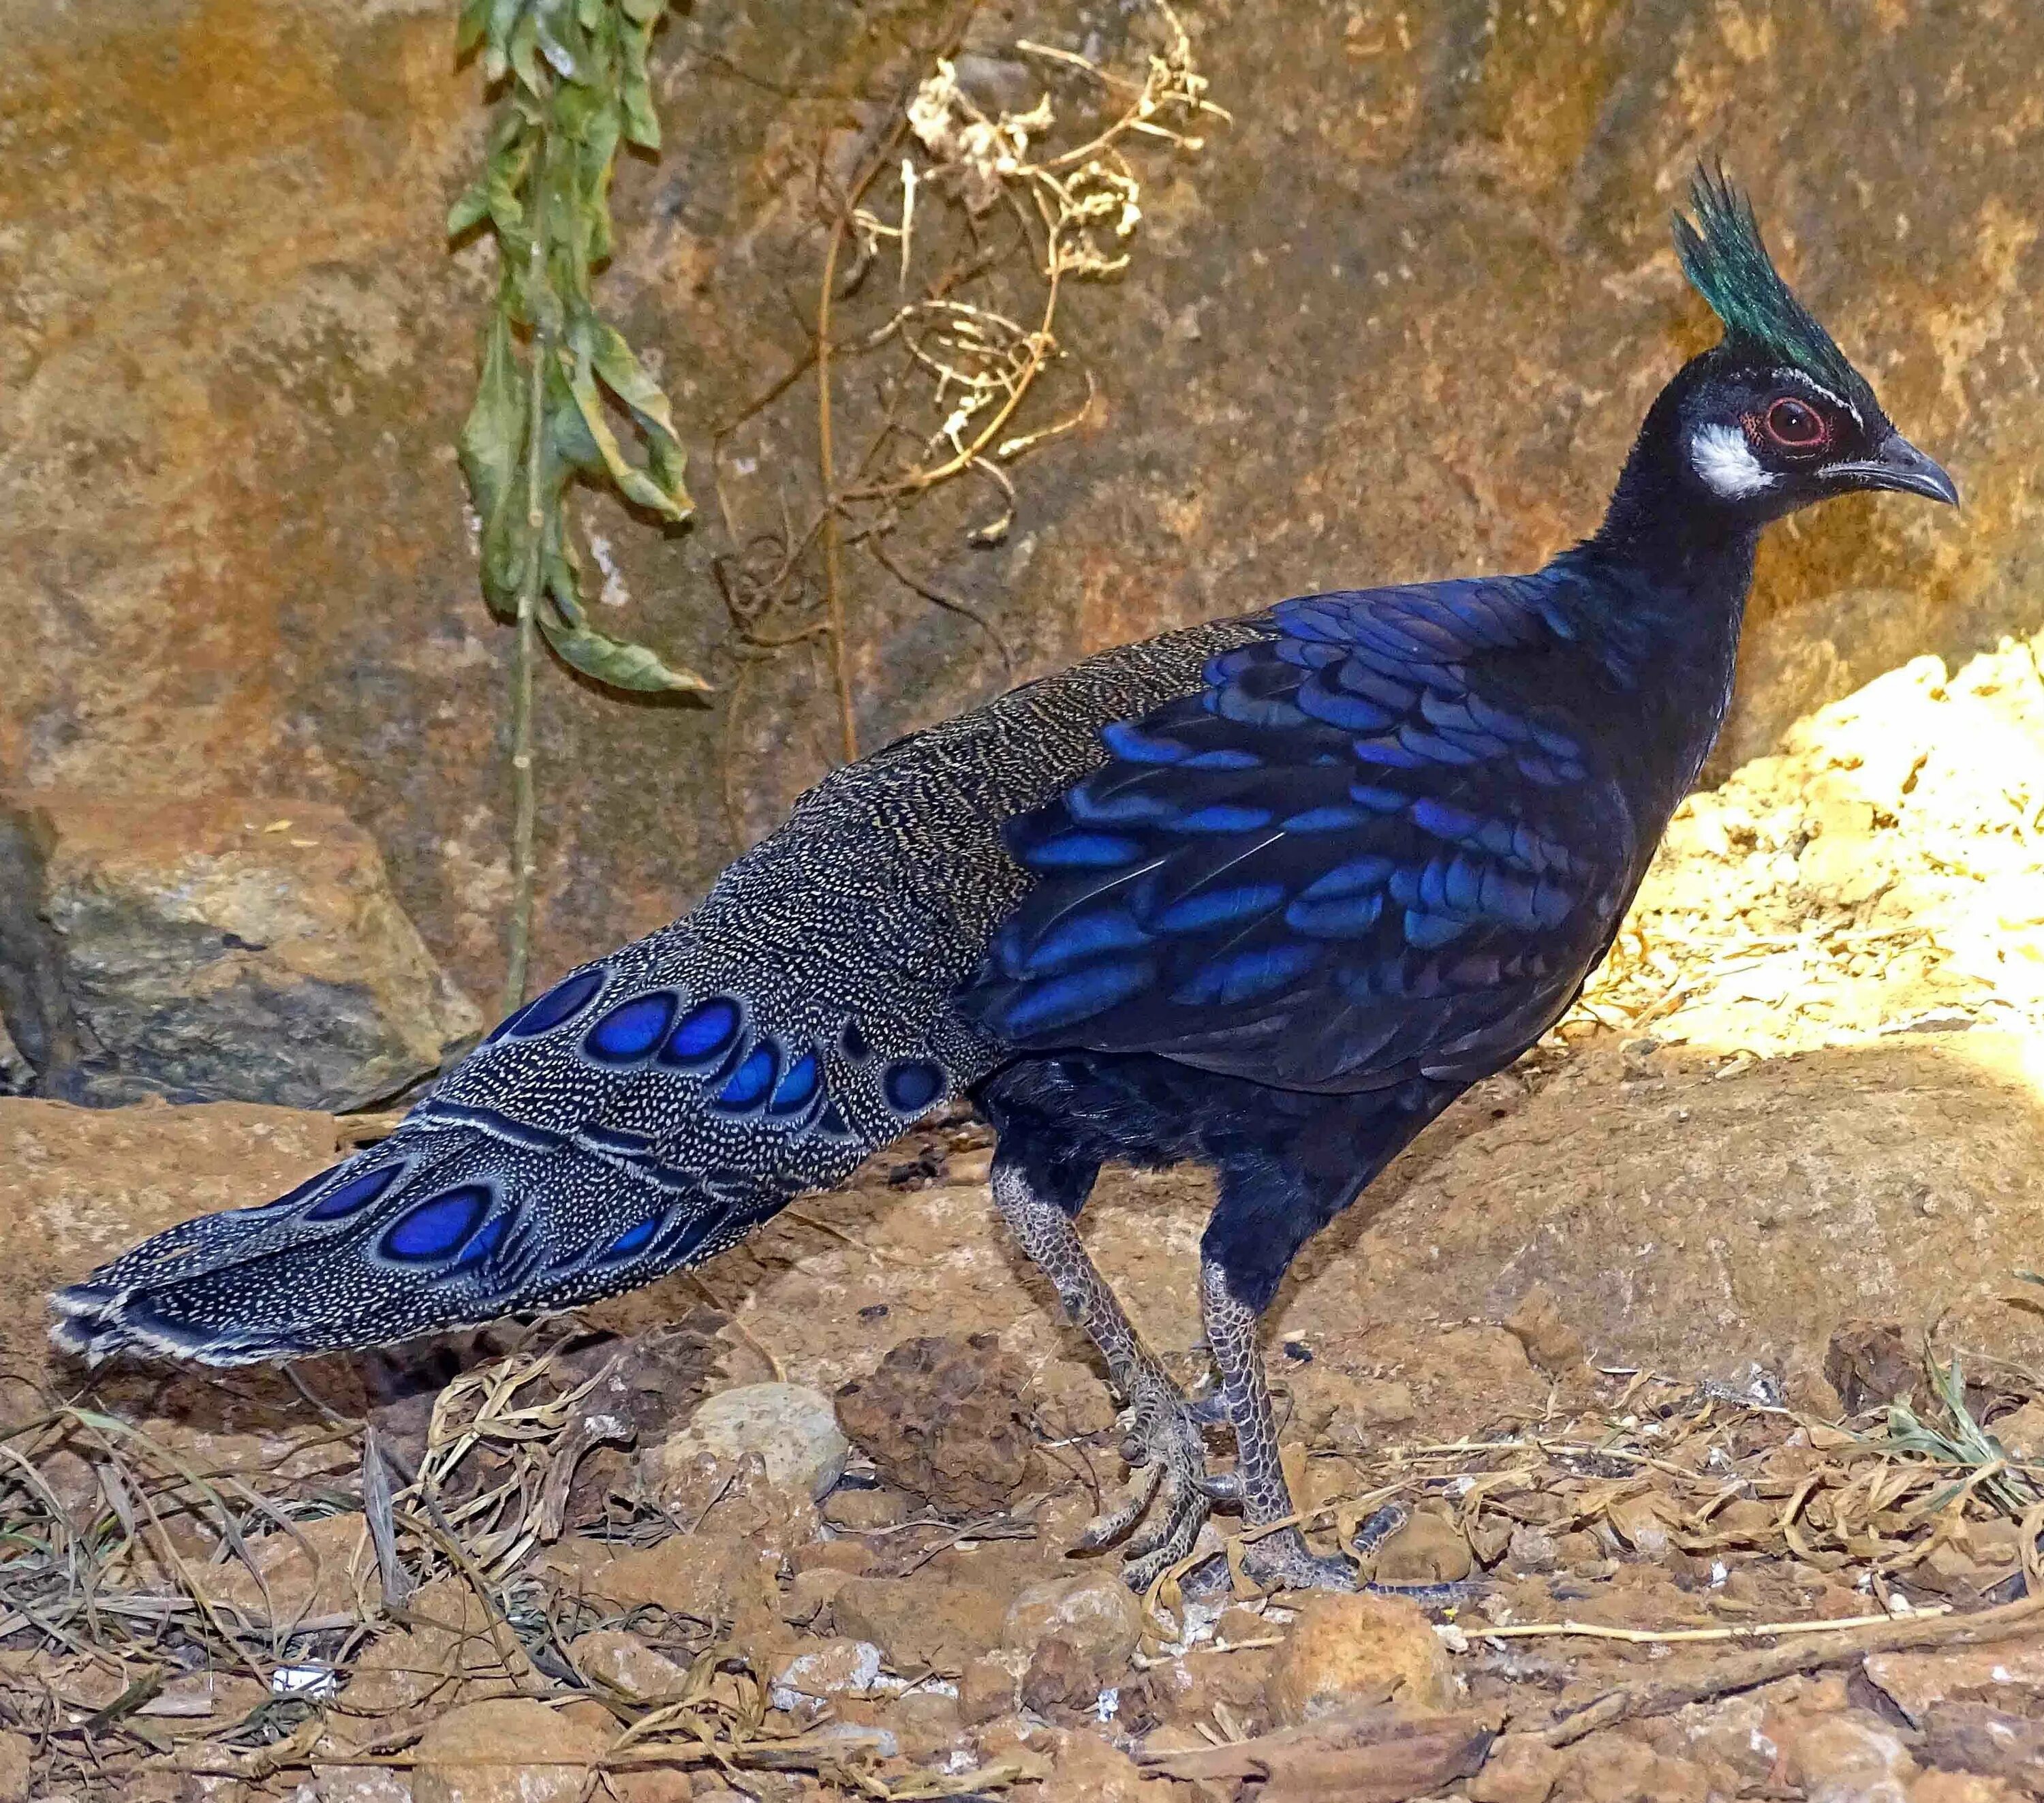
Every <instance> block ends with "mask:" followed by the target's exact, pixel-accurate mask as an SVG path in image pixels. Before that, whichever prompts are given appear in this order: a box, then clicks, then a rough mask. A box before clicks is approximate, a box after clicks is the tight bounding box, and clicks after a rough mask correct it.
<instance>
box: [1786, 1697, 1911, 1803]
mask: <svg viewBox="0 0 2044 1803" xmlns="http://www.w3.org/2000/svg"><path fill="white" fill-rule="evenodd" d="M1776 1719H1777V1720H1788V1721H1791V1722H1792V1723H1793V1724H1795V1725H1794V1727H1793V1730H1792V1732H1788V1733H1786V1734H1785V1736H1782V1737H1781V1740H1780V1745H1781V1755H1782V1759H1783V1763H1784V1766H1785V1770H1786V1772H1787V1774H1788V1780H1789V1782H1791V1783H1792V1784H1800V1786H1802V1787H1803V1790H1804V1795H1805V1796H1806V1797H1808V1799H1809V1803H1903V1800H1904V1797H1907V1796H1908V1790H1909V1781H1910V1780H1911V1778H1914V1777H1915V1775H1916V1770H1917V1767H1916V1762H1915V1759H1912V1758H1911V1756H1910V1754H1909V1750H1908V1747H1905V1746H1904V1744H1903V1743H1902V1740H1901V1737H1900V1736H1899V1735H1898V1734H1897V1733H1896V1731H1895V1730H1894V1729H1893V1728H1890V1727H1889V1726H1888V1724H1887V1723H1885V1722H1884V1721H1882V1720H1880V1718H1879V1717H1875V1716H1871V1715H1869V1714H1867V1713H1865V1711H1864V1710H1860V1709H1850V1710H1846V1711H1845V1712H1844V1713H1841V1714H1838V1715H1822V1716H1815V1717H1787V1718H1781V1717H1777V1718H1776Z"/></svg>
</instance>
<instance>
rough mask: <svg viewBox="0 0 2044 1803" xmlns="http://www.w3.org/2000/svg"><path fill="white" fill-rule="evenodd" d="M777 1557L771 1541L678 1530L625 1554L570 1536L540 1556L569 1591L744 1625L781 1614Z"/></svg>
mask: <svg viewBox="0 0 2044 1803" xmlns="http://www.w3.org/2000/svg"><path fill="white" fill-rule="evenodd" d="M779 1564H780V1560H779V1558H778V1555H776V1554H774V1552H773V1551H772V1550H771V1549H770V1548H769V1547H762V1546H760V1545H759V1544H756V1543H755V1542H754V1541H751V1540H744V1539H740V1538H737V1537H735V1536H728V1535H723V1534H715V1533H703V1534H676V1535H673V1536H670V1537H669V1538H668V1539H667V1540H662V1541H659V1543H657V1544H655V1545H653V1546H650V1547H639V1548H636V1549H634V1550H632V1551H628V1552H624V1553H620V1552H618V1551H617V1549H616V1548H615V1547H611V1546H609V1545H606V1544H604V1543H602V1542H601V1541H596V1540H580V1539H577V1538H575V1537H574V1536H570V1537H569V1538H568V1539H567V1540H563V1541H562V1542H561V1543H560V1544H559V1545H558V1546H555V1547H550V1548H549V1549H548V1551H547V1552H546V1553H545V1554H544V1555H542V1557H541V1559H540V1569H541V1570H543V1571H544V1572H546V1573H548V1574H551V1576H553V1577H554V1578H555V1581H556V1582H559V1584H560V1585H561V1586H562V1587H563V1589H564V1590H568V1591H569V1592H571V1593H574V1594H579V1595H583V1596H587V1597H594V1598H596V1599H597V1600H599V1601H604V1602H607V1603H609V1604H610V1605H612V1606H613V1607H614V1608H617V1609H636V1608H638V1607H639V1606H640V1605H642V1604H647V1603H651V1604H652V1605H654V1606H655V1607H656V1608H659V1609H666V1610H667V1611H669V1612H670V1613H672V1614H674V1615H681V1616H686V1617H689V1618H690V1620H694V1621H699V1622H701V1623H703V1624H705V1625H706V1626H709V1627H713V1628H724V1627H732V1628H739V1629H740V1630H743V1631H746V1632H751V1631H755V1630H757V1629H758V1628H759V1627H760V1626H761V1624H763V1623H765V1622H769V1621H774V1620H777V1619H778V1613H779V1605H780V1593H779V1590H778V1586H776V1584H775V1582H774V1574H775V1572H776V1570H777V1569H778V1566H779Z"/></svg>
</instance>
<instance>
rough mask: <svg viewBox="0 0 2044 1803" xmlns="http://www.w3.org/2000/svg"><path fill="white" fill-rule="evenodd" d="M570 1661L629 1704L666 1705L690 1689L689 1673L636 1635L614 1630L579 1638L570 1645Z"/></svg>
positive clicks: (595, 1682) (607, 1629)
mask: <svg viewBox="0 0 2044 1803" xmlns="http://www.w3.org/2000/svg"><path fill="white" fill-rule="evenodd" d="M568 1659H569V1660H570V1662H571V1663H572V1664H573V1665H574V1668H575V1670H577V1671H578V1672H580V1673H581V1674H582V1676H583V1677H585V1678H587V1679H589V1680H590V1682H591V1683H593V1684H600V1685H602V1686H605V1688H606V1689H608V1690H613V1691H615V1692H616V1693H617V1695H619V1696H620V1697H623V1698H624V1699H625V1701H628V1702H632V1703H659V1702H665V1701H670V1700H672V1699H673V1698H674V1697H678V1696H680V1695H681V1694H682V1691H683V1690H686V1688H687V1687H688V1682H689V1674H688V1673H687V1672H686V1671H685V1670H682V1667H680V1666H678V1665H677V1664H676V1663H674V1660H672V1659H669V1658H668V1657H667V1655H666V1654H665V1653H662V1652H657V1651H655V1650H654V1649H653V1648H652V1647H649V1646H647V1644H646V1643H645V1642H644V1640H640V1638H639V1636H637V1635H636V1634H627V1633H625V1632H623V1631H622V1630H621V1629H618V1628H597V1629H595V1630H594V1631H593V1632H590V1633H587V1634H582V1635H578V1636H576V1638H575V1639H574V1640H572V1641H571V1642H570V1643H569V1644H568Z"/></svg>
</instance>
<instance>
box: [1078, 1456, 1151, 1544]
mask: <svg viewBox="0 0 2044 1803" xmlns="http://www.w3.org/2000/svg"><path fill="white" fill-rule="evenodd" d="M1163 1481H1164V1468H1163V1467H1162V1466H1161V1465H1153V1466H1152V1467H1151V1468H1150V1470H1148V1471H1147V1472H1146V1473H1145V1474H1143V1476H1142V1477H1140V1478H1138V1479H1137V1480H1136V1481H1135V1483H1133V1484H1131V1486H1129V1490H1128V1495H1126V1496H1125V1497H1123V1498H1122V1499H1121V1501H1120V1502H1118V1503H1117V1504H1116V1505H1115V1506H1114V1507H1113V1508H1112V1509H1109V1510H1108V1511H1107V1513H1105V1514H1104V1515H1097V1516H1095V1517H1093V1520H1090V1521H1089V1522H1088V1523H1087V1524H1085V1527H1084V1528H1082V1529H1080V1531H1079V1537H1078V1543H1077V1544H1078V1547H1079V1550H1080V1551H1082V1552H1097V1551H1100V1549H1101V1547H1111V1546H1112V1545H1113V1544H1114V1543H1115V1542H1116V1540H1120V1538H1121V1536H1123V1535H1124V1534H1125V1533H1127V1532H1128V1530H1129V1529H1130V1528H1132V1527H1134V1526H1135V1524H1136V1523H1137V1522H1138V1521H1139V1520H1142V1519H1143V1514H1144V1512H1145V1511H1146V1510H1147V1509H1148V1508H1149V1507H1150V1503H1151V1498H1152V1497H1155V1495H1156V1494H1157V1487H1158V1485H1159V1484H1161V1483H1162V1482H1163Z"/></svg>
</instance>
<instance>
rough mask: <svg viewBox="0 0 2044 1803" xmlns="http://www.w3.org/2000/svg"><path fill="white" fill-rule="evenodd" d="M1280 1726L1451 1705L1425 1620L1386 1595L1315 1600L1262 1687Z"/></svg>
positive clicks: (1445, 1671) (1450, 1678) (1436, 1640)
mask: <svg viewBox="0 0 2044 1803" xmlns="http://www.w3.org/2000/svg"><path fill="white" fill-rule="evenodd" d="M1266 1693H1267V1695H1268V1696H1269V1697H1270V1709H1271V1713H1272V1714H1273V1715H1274V1716H1275V1717H1277V1720H1279V1721H1280V1722H1281V1723H1283V1724H1285V1726H1286V1727H1297V1726H1299V1725H1301V1724H1304V1723H1306V1722H1308V1721H1311V1720H1314V1719H1315V1718H1316V1717H1320V1716H1324V1715H1330V1714H1333V1713H1336V1712H1339V1711H1342V1710H1348V1709H1360V1708H1365V1707H1367V1706H1369V1705H1372V1704H1377V1703H1387V1702H1388V1703H1389V1704H1391V1705H1393V1707H1394V1708H1396V1709H1399V1710H1400V1711H1401V1712H1403V1713H1407V1714H1410V1715H1425V1714H1429V1713H1439V1712H1440V1711H1443V1710H1445V1709H1448V1708H1450V1707H1451V1706H1452V1705H1453V1703H1454V1695H1455V1690H1454V1674H1453V1673H1452V1671H1451V1670H1450V1667H1449V1663H1448V1655H1447V1649H1446V1648H1445V1647H1443V1646H1442V1644H1441V1640H1440V1636H1439V1635H1437V1634H1436V1633H1435V1632H1434V1629H1433V1626H1432V1624H1431V1623H1430V1622H1429V1621H1428V1620H1427V1618H1426V1617H1425V1616H1424V1615H1423V1614H1421V1613H1420V1611H1419V1610H1418V1609H1416V1608H1414V1607H1413V1605H1412V1604H1410V1603H1408V1602H1405V1601H1402V1600H1400V1599H1398V1598H1396V1597H1374V1596H1339V1595H1330V1596H1316V1597H1312V1598H1311V1599H1309V1600H1308V1602H1307V1603H1306V1605H1305V1606H1304V1608H1303V1609H1301V1610H1300V1612H1299V1615H1298V1619H1297V1620H1296V1621H1294V1622H1293V1624H1292V1630H1291V1632H1290V1633H1289V1635H1288V1636H1286V1638H1285V1644H1284V1645H1283V1646H1282V1647H1281V1648H1279V1649H1278V1651H1277V1656H1276V1661H1275V1663H1274V1666H1273V1667H1272V1669H1271V1672H1270V1681H1269V1682H1268V1684H1267V1685H1266Z"/></svg>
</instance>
